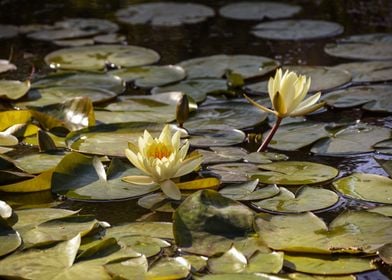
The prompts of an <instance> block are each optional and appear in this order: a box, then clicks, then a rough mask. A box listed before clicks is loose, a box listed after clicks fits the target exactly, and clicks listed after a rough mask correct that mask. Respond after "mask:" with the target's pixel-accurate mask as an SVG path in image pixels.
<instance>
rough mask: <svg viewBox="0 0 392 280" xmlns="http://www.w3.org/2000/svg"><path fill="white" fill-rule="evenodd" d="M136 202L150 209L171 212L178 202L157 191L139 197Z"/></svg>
mask: <svg viewBox="0 0 392 280" xmlns="http://www.w3.org/2000/svg"><path fill="white" fill-rule="evenodd" d="M137 204H138V205H139V206H141V207H143V208H146V209H150V210H151V211H157V212H168V213H172V212H174V211H175V209H176V208H177V207H178V205H179V204H180V203H179V201H177V200H173V199H170V198H168V197H167V196H166V195H165V194H164V193H162V192H158V193H153V194H148V195H145V196H143V197H141V198H139V200H138V201H137Z"/></svg>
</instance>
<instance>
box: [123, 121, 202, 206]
mask: <svg viewBox="0 0 392 280" xmlns="http://www.w3.org/2000/svg"><path fill="white" fill-rule="evenodd" d="M180 135H181V132H180V131H177V132H176V133H174V135H173V136H172V135H171V132H170V126H169V125H166V126H165V127H164V128H163V130H162V132H161V134H160V136H159V138H153V137H152V136H151V134H150V133H149V132H148V131H147V130H145V131H144V134H143V136H141V137H139V140H138V145H135V144H133V143H128V149H126V150H125V155H126V156H127V158H128V159H129V161H130V162H131V163H132V164H133V165H134V166H136V167H137V168H138V169H140V170H141V171H143V173H145V174H146V175H145V176H127V177H124V178H122V180H124V181H126V182H129V183H133V184H137V185H150V184H159V185H160V187H161V189H162V191H163V193H165V194H166V195H167V196H168V197H170V198H173V199H181V192H180V190H179V189H178V188H177V186H176V184H175V183H174V182H173V181H172V180H171V179H173V178H177V177H181V176H183V175H185V174H188V173H190V172H192V171H193V170H195V169H196V168H198V167H199V166H200V164H201V163H202V161H203V158H202V156H201V155H200V154H197V153H192V154H190V155H189V156H187V153H188V149H189V142H188V141H187V140H186V141H185V143H184V144H183V145H181V140H180Z"/></svg>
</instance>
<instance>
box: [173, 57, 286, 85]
mask: <svg viewBox="0 0 392 280" xmlns="http://www.w3.org/2000/svg"><path fill="white" fill-rule="evenodd" d="M179 65H180V66H181V67H183V68H184V69H185V70H186V72H187V74H188V79H194V78H222V77H223V76H224V75H225V73H226V72H227V71H229V70H231V71H232V72H234V73H237V74H240V75H241V76H242V77H243V78H251V77H256V76H262V75H265V74H267V73H269V72H271V71H273V70H275V69H276V68H277V67H278V66H279V63H278V62H277V61H275V60H273V59H271V58H268V57H264V56H254V55H224V54H218V55H212V56H206V57H198V58H192V59H189V60H185V61H182V62H180V63H179Z"/></svg>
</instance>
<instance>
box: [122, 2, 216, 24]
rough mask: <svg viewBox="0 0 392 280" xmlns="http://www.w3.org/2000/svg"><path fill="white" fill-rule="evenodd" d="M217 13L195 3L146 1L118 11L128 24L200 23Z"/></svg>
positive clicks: (123, 20)
mask: <svg viewBox="0 0 392 280" xmlns="http://www.w3.org/2000/svg"><path fill="white" fill-rule="evenodd" d="M214 15H215V12H214V10H213V9H211V8H210V7H207V6H204V5H200V4H193V3H175V2H165V3H145V4H135V5H129V6H128V7H127V8H124V9H121V10H119V11H117V12H116V16H117V19H118V20H119V21H120V22H123V23H128V24H146V23H147V24H151V25H158V26H180V25H182V24H190V23H198V22H201V21H204V20H206V19H207V18H209V17H212V16H214Z"/></svg>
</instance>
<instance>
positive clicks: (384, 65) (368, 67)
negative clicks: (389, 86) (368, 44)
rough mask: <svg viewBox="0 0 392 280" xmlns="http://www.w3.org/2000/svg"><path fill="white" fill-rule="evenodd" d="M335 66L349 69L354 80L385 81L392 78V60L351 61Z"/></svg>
mask: <svg viewBox="0 0 392 280" xmlns="http://www.w3.org/2000/svg"><path fill="white" fill-rule="evenodd" d="M333 68H336V69H342V70H346V71H349V72H350V73H351V75H352V77H353V82H356V83H368V82H383V81H389V80H391V79H392V61H365V62H350V63H343V64H339V65H336V66H334V67H333Z"/></svg>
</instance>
